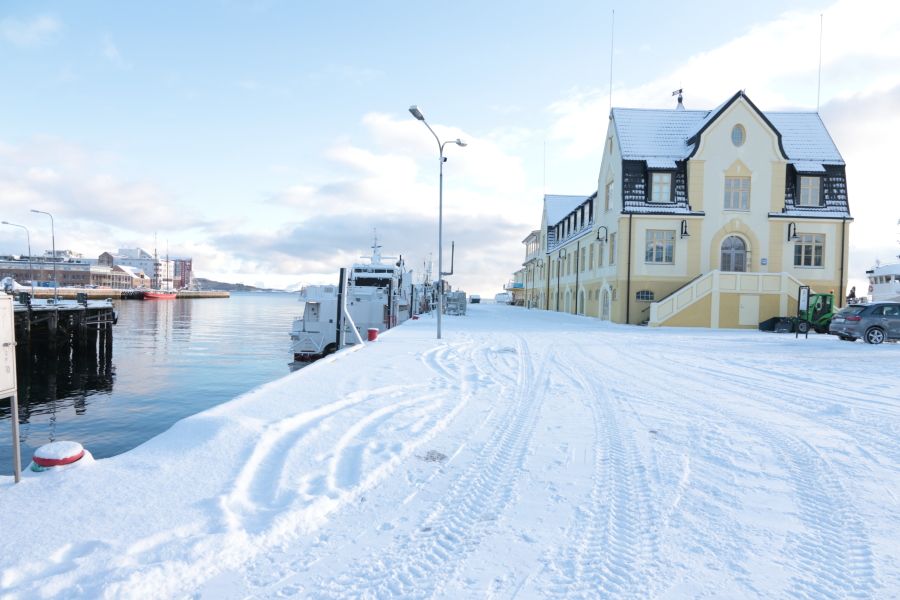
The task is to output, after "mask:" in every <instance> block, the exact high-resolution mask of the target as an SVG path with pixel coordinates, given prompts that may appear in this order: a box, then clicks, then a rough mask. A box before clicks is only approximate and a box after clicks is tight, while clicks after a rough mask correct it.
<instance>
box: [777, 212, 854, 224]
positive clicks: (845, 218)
mask: <svg viewBox="0 0 900 600" xmlns="http://www.w3.org/2000/svg"><path fill="white" fill-rule="evenodd" d="M769 218H770V219H791V220H794V221H802V220H805V219H824V220H830V221H846V222H848V223H849V222H850V221H853V217H851V216H850V215H847V216H843V217H835V216H831V215H789V214H786V213H769Z"/></svg>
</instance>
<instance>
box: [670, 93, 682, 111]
mask: <svg viewBox="0 0 900 600" xmlns="http://www.w3.org/2000/svg"><path fill="white" fill-rule="evenodd" d="M682 92H684V89H682V88H678V89H677V90H675V91H674V92H672V95H673V96H674V95H675V94H678V104H677V105H676V106H675V110H684V104H682V103H681V101H682V100H684V96H682V95H681V94H682Z"/></svg>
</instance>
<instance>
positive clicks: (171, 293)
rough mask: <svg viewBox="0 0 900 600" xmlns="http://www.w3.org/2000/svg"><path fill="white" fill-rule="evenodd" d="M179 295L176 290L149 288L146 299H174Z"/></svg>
mask: <svg viewBox="0 0 900 600" xmlns="http://www.w3.org/2000/svg"><path fill="white" fill-rule="evenodd" d="M177 296H178V293H177V292H176V291H175V290H147V291H146V292H144V300H174V299H175V298H176V297H177Z"/></svg>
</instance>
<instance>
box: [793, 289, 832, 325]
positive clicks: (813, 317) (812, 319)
mask: <svg viewBox="0 0 900 600" xmlns="http://www.w3.org/2000/svg"><path fill="white" fill-rule="evenodd" d="M833 316H834V294H810V295H809V308H807V309H806V310H804V311H801V312H800V314H798V315H797V331H798V332H800V333H806V332H808V331H809V328H810V327H812V328H813V329H814V330H815V332H816V333H828V326H829V325H830V324H831V318H832V317H833Z"/></svg>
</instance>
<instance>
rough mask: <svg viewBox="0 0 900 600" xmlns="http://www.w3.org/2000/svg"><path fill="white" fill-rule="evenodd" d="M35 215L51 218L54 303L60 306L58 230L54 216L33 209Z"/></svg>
mask: <svg viewBox="0 0 900 600" xmlns="http://www.w3.org/2000/svg"><path fill="white" fill-rule="evenodd" d="M31 212H33V213H39V214H42V215H47V216H48V217H50V244H51V250H50V251H51V252H53V257H52V259H53V303H54V304H59V283H58V280H57V277H56V229H55V228H54V226H53V215H51V214H50V213H48V212H45V211H43V210H36V209H34V208H32V209H31Z"/></svg>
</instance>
